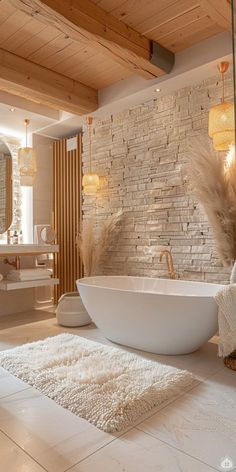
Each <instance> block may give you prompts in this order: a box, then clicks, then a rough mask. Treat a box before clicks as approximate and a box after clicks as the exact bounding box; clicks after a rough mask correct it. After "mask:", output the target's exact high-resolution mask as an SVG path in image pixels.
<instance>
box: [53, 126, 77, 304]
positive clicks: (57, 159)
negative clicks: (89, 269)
mask: <svg viewBox="0 0 236 472" xmlns="http://www.w3.org/2000/svg"><path fill="white" fill-rule="evenodd" d="M76 141H77V148H76V149H75V150H73V151H68V152H67V139H62V140H60V141H56V142H55V143H54V145H53V176H54V182H53V193H54V204H53V206H54V210H53V211H54V214H53V219H54V222H53V224H54V228H55V231H56V234H57V244H59V253H58V254H57V255H56V256H55V277H58V278H59V279H60V284H59V285H58V286H57V287H55V302H57V301H58V299H59V297H60V296H61V295H62V294H63V293H65V292H72V291H74V290H75V289H76V287H75V281H76V279H78V278H79V277H81V276H82V263H81V260H80V257H79V254H78V250H77V247H76V235H77V234H78V232H79V229H80V221H81V134H78V135H76Z"/></svg>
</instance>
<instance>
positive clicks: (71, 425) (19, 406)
mask: <svg viewBox="0 0 236 472" xmlns="http://www.w3.org/2000/svg"><path fill="white" fill-rule="evenodd" d="M0 425H1V430H2V431H3V432H4V433H6V434H7V435H8V436H9V437H10V438H12V440H13V441H15V442H16V443H17V444H18V445H19V446H20V447H21V448H22V449H24V450H25V451H26V452H28V453H29V454H30V455H31V456H32V457H33V458H34V459H35V460H36V461H37V462H38V463H39V464H41V465H42V466H44V467H45V468H46V469H47V470H48V471H49V472H62V471H64V470H65V469H68V468H69V467H71V466H72V465H73V464H75V463H77V462H78V461H80V460H81V459H83V458H85V457H87V456H88V455H89V454H91V453H93V452H94V451H96V450H97V449H98V448H100V447H102V446H104V445H105V444H107V443H108V442H110V441H112V439H113V438H114V436H112V435H109V434H106V433H103V432H102V431H100V430H98V429H97V428H95V427H94V426H92V425H90V424H89V423H88V422H87V421H85V420H83V419H81V418H79V417H78V416H76V415H74V414H73V413H70V412H69V411H68V410H65V409H64V408H62V407H60V406H59V405H57V404H56V403H55V402H54V401H52V400H50V399H49V398H47V397H45V396H43V395H40V394H39V392H37V391H35V390H34V389H28V390H25V391H23V392H20V393H17V394H15V395H11V396H9V397H5V398H2V399H0ZM4 472H5V471H4Z"/></svg>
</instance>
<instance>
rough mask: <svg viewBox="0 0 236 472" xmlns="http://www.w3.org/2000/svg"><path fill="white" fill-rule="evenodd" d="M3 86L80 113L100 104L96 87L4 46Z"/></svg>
mask: <svg viewBox="0 0 236 472" xmlns="http://www.w3.org/2000/svg"><path fill="white" fill-rule="evenodd" d="M0 90H3V91H5V92H7V93H11V94H13V95H16V96H19V97H23V98H26V99H28V100H30V101H32V102H35V103H40V104H41V105H46V106H48V107H51V108H55V109H57V110H64V111H67V112H69V113H74V114H77V115H82V114H84V113H90V112H92V111H94V110H96V109H97V107H98V97H97V91H96V90H94V89H93V88H91V87H88V86H87V85H84V84H81V83H80V82H77V81H75V80H73V79H70V78H68V77H65V76H64V75H61V74H58V73H57V72H54V71H52V70H49V69H46V68H45V67H42V66H40V65H38V64H35V63H33V62H31V61H28V60H27V59H24V58H22V57H19V56H17V55H15V54H13V53H10V52H8V51H5V50H4V49H0Z"/></svg>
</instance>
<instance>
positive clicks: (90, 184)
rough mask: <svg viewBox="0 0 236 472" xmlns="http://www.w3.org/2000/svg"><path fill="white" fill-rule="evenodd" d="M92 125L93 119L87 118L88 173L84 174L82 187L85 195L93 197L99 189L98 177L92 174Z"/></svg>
mask: <svg viewBox="0 0 236 472" xmlns="http://www.w3.org/2000/svg"><path fill="white" fill-rule="evenodd" d="M92 123H93V118H92V117H91V116H89V117H88V118H87V125H88V133H89V172H87V173H86V174H84V176H83V180H82V186H83V190H84V194H85V195H95V194H96V193H97V190H98V187H99V176H98V175H97V174H96V173H94V172H92Z"/></svg>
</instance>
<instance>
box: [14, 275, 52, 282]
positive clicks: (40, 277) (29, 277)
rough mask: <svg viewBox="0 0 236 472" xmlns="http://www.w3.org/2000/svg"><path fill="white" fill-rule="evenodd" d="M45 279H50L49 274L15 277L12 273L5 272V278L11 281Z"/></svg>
mask: <svg viewBox="0 0 236 472" xmlns="http://www.w3.org/2000/svg"><path fill="white" fill-rule="evenodd" d="M45 279H51V276H50V275H38V276H34V277H32V276H27V275H25V276H22V277H16V276H15V275H14V274H7V280H11V281H13V282H28V281H30V280H45Z"/></svg>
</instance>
